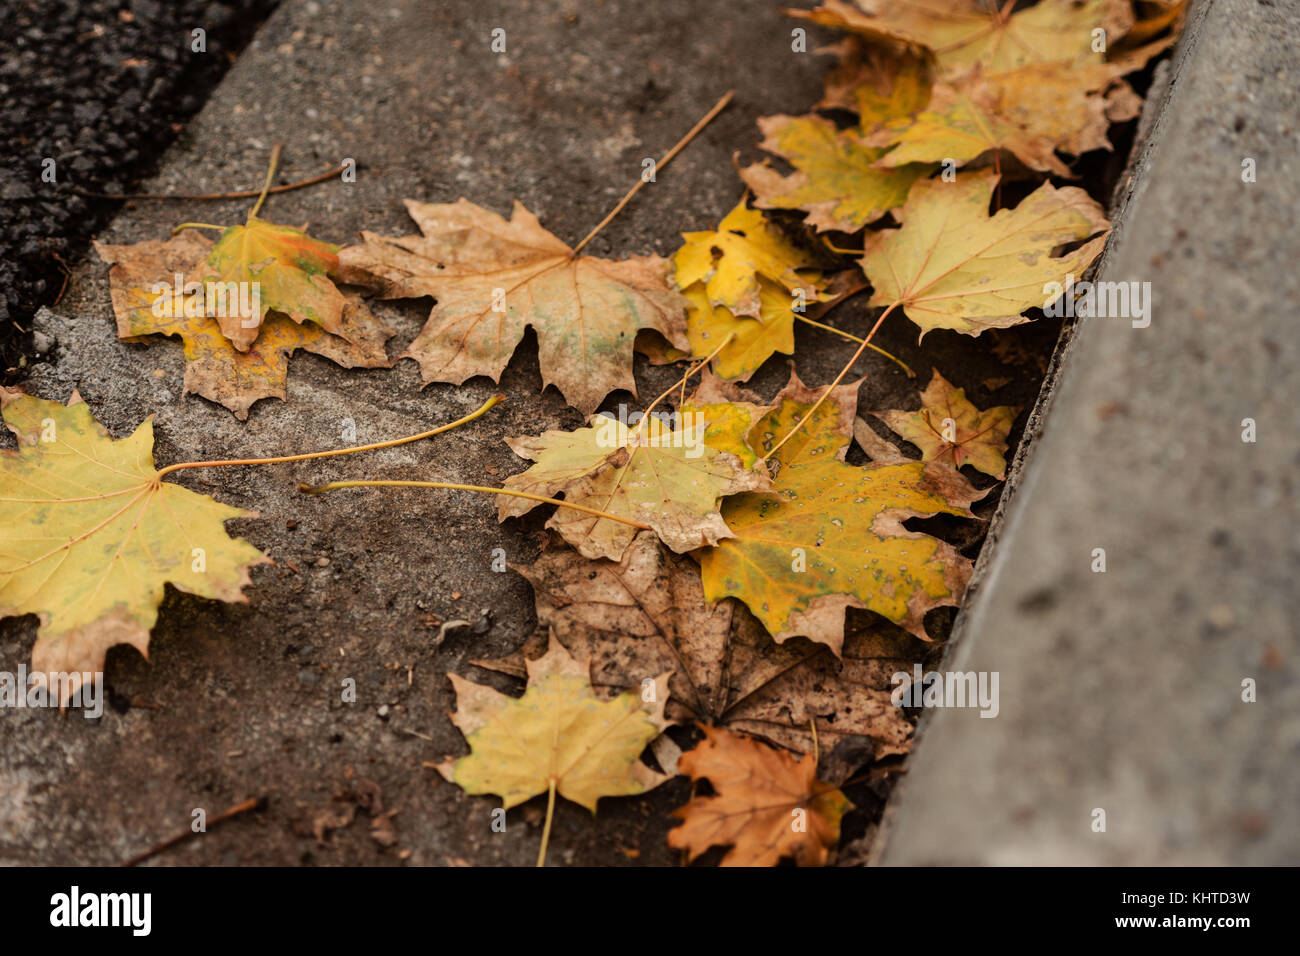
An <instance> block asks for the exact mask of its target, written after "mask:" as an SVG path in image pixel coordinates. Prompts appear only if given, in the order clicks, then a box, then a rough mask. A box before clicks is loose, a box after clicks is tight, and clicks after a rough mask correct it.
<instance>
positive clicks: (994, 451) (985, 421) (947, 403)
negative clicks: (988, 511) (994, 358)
mask: <svg viewBox="0 0 1300 956" xmlns="http://www.w3.org/2000/svg"><path fill="white" fill-rule="evenodd" d="M872 414H873V415H875V416H876V417H877V418H879V419H880V420H881V421H882V422H884V423H885V424H886V425H888V426H889V427H890V428H892V429H893V430H894V431H896V432H897V433H898V434H899V435H901V436H903V437H904V438H906V439H907V440H908V441H910V442H911V443H912V444H913V445H915V446H916V447H917V448H919V449H921V459H922V460H923V461H939V462H943V463H945V464H949V465H952V466H953V467H954V468H960V467H961V466H962V465H970V466H971V467H972V468H975V469H976V470H978V471H982V472H984V474H986V475H992V476H993V477H994V478H997V479H998V480H999V481H1000V480H1002V479H1003V478H1005V477H1006V473H1007V461H1006V454H1007V435H1009V434H1010V433H1011V424H1012V422H1014V421H1015V419H1016V416H1017V415H1018V414H1020V409H1019V408H1014V407H1012V406H1010V405H999V406H997V407H996V408H989V409H985V410H984V411H980V409H978V408H976V407H975V405H974V404H973V403H972V402H971V401H970V399H968V398H967V397H966V390H965V389H962V388H953V387H952V385H951V383H949V382H948V380H947V379H945V378H944V377H943V376H942V375H940V374H939V372H938V370H937V369H936V370H935V372H934V375H933V377H932V378H931V379H930V384H929V385H927V386H926V388H925V391H924V392H922V393H921V409H920V411H915V412H905V411H899V410H891V411H886V412H872Z"/></svg>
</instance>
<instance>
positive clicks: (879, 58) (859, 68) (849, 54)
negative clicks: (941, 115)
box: [815, 36, 933, 134]
mask: <svg viewBox="0 0 1300 956" xmlns="http://www.w3.org/2000/svg"><path fill="white" fill-rule="evenodd" d="M818 52H819V53H834V54H835V55H836V56H838V57H839V63H838V64H837V65H836V66H835V68H834V69H832V70H831V71H830V72H829V73H827V74H826V78H825V79H824V80H823V87H824V93H823V95H822V98H821V100H820V101H818V103H817V105H816V107H815V109H819V110H828V109H843V110H850V111H852V112H854V113H857V114H858V128H859V130H860V131H861V132H862V133H863V134H867V133H870V132H871V131H872V130H874V129H875V128H876V127H877V126H879V125H881V124H882V123H886V122H888V121H890V120H893V119H899V118H902V117H907V116H914V115H916V113H918V112H919V111H921V110H923V109H925V106H926V104H927V103H929V101H930V86H931V84H932V83H933V75H932V74H933V62H932V59H931V57H930V56H928V55H927V54H926V53H924V52H919V51H916V50H913V49H908V48H906V47H897V46H880V45H868V44H866V43H865V42H864V41H863V40H862V38H861V37H857V36H848V37H845V38H844V39H843V40H841V41H840V42H839V43H837V44H835V45H833V46H830V47H826V48H825V49H823V50H819V51H818Z"/></svg>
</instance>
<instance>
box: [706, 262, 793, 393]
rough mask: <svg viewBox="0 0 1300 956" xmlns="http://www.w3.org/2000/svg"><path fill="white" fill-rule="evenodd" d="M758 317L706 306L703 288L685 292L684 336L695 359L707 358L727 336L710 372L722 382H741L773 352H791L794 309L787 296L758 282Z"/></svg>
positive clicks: (714, 358) (777, 287) (710, 304)
mask: <svg viewBox="0 0 1300 956" xmlns="http://www.w3.org/2000/svg"><path fill="white" fill-rule="evenodd" d="M760 296H761V300H762V306H761V311H760V317H759V318H757V319H755V318H750V317H748V316H743V315H735V314H734V313H733V312H732V311H731V310H730V309H728V308H725V307H723V306H720V305H713V304H712V303H710V302H709V297H708V294H707V293H706V292H705V291H704V287H703V285H701V284H700V283H696V284H695V285H693V286H691V287H690V288H689V289H687V290H686V298H687V299H689V300H690V303H691V304H690V307H689V308H688V309H687V310H686V333H687V335H688V336H689V337H690V341H691V351H692V353H693V354H694V355H695V357H696V358H704V357H705V356H707V355H709V354H711V353H712V352H713V350H714V349H716V348H717V347H718V344H719V343H720V342H722V341H723V339H725V338H726V337H727V336H728V335H730V336H731V340H730V341H728V342H727V344H726V345H724V346H723V347H722V349H721V351H719V352H718V354H717V355H714V356H713V361H712V365H713V371H714V372H715V373H717V374H718V375H719V376H721V377H722V378H725V379H739V380H741V381H745V380H746V379H748V378H749V377H750V376H751V375H753V374H754V373H755V372H757V371H758V369H759V368H760V367H761V366H762V364H763V363H764V362H766V361H767V360H768V359H769V358H771V357H772V355H773V354H775V353H776V352H781V353H782V354H784V355H791V354H793V352H794V323H795V316H794V307H793V306H792V304H791V300H790V293H788V292H786V291H785V289H783V288H781V287H780V286H778V285H776V284H775V283H772V282H768V281H767V280H766V279H764V280H761V282H760Z"/></svg>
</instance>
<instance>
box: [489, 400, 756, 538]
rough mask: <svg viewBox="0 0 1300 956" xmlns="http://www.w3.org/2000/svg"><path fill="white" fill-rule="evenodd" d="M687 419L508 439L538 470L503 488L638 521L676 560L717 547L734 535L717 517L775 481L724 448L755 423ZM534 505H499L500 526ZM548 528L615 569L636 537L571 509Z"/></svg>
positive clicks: (609, 421)
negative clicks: (723, 505)
mask: <svg viewBox="0 0 1300 956" xmlns="http://www.w3.org/2000/svg"><path fill="white" fill-rule="evenodd" d="M685 411H686V414H683V415H680V416H679V420H678V421H677V422H676V423H675V424H668V423H665V422H664V421H663V420H661V419H660V418H658V417H657V416H655V415H651V416H650V417H649V418H647V419H644V420H642V421H641V422H639V423H638V424H637V425H634V426H632V427H629V426H628V425H627V424H625V423H623V422H621V421H619V420H617V419H614V418H611V417H608V416H603V415H598V416H595V417H594V418H593V419H592V424H590V425H588V426H586V427H584V428H579V429H577V430H575V431H572V432H565V431H548V432H546V433H545V434H543V435H538V436H534V437H528V436H523V437H519V438H507V439H506V443H507V444H508V445H509V446H510V448H511V449H512V450H513V451H514V453H515V454H516V455H518V456H519V457H521V458H527V459H529V460H531V461H533V462H535V463H536V464H534V465H532V467H530V468H529V469H528V470H526V471H524V472H522V473H521V474H518V475H513V476H511V477H510V478H507V479H506V481H505V483H504V487H506V488H509V489H511V490H514V491H523V492H528V493H529V494H535V495H540V496H542V497H545V498H554V497H555V496H556V495H557V494H560V493H563V494H564V496H565V499H564V500H565V501H566V502H568V503H570V504H578V505H583V506H585V507H588V508H594V509H596V510H597V511H601V512H604V513H606V514H611V515H615V516H617V517H621V518H626V519H630V520H632V521H637V522H641V523H642V524H644V525H647V526H649V527H650V528H653V529H654V531H655V532H656V533H657V534H658V535H659V537H660V538H661V539H662V540H663V541H664V543H665V544H667V545H668V546H669V547H670V548H672V549H673V550H674V551H678V552H681V551H690V550H692V549H694V548H699V547H703V546H704V545H706V544H715V543H717V541H718V540H720V539H721V538H725V537H728V536H729V535H730V534H731V532H730V531H729V530H728V528H727V526H726V524H725V523H724V522H723V520H722V516H721V515H720V514H719V511H718V506H719V503H720V502H721V501H722V499H723V498H724V497H726V496H728V495H734V494H738V493H740V492H744V491H755V490H759V489H764V488H767V487H769V482H768V478H767V476H766V474H765V473H763V472H761V471H754V470H751V469H750V468H747V467H746V466H745V465H744V464H743V463H742V462H741V460H740V458H739V457H738V456H737V455H736V454H733V453H732V452H729V451H721V450H719V448H718V447H717V446H718V445H719V444H720V443H723V442H727V441H734V440H736V439H735V437H734V436H729V435H728V433H729V432H735V433H736V434H737V435H743V434H744V433H745V432H747V431H748V430H749V428H750V427H751V426H752V425H753V422H752V421H751V420H749V419H748V418H735V417H732V416H727V417H726V418H725V419H724V418H723V417H722V415H721V414H720V413H719V414H716V415H714V416H712V417H710V416H709V415H706V414H699V415H696V414H694V413H692V412H690V410H689V409H686V410H685ZM720 426H721V427H720ZM710 428H712V430H711V431H710ZM537 505H538V502H535V501H530V500H528V499H521V498H516V497H505V496H502V497H500V498H499V499H498V508H497V510H498V517H499V518H500V519H501V520H505V519H506V518H509V517H516V516H518V515H522V514H525V513H527V512H528V511H531V510H532V509H533V508H535V507H537ZM547 527H548V528H554V529H555V530H557V531H558V532H559V533H560V534H561V535H562V536H563V537H564V539H565V540H566V541H568V542H569V543H570V544H572V545H573V546H574V547H575V548H577V549H578V550H579V551H580V552H581V553H582V554H584V555H586V556H587V557H590V558H611V559H613V560H618V559H619V558H621V557H622V556H623V552H624V551H625V550H626V549H627V546H628V545H629V544H631V543H632V538H633V537H634V536H635V534H636V529H635V528H633V527H631V526H629V525H627V524H624V523H620V522H617V521H611V520H609V519H607V518H601V517H597V516H595V515H591V514H586V513H584V512H581V511H577V510H574V509H568V508H562V509H557V510H556V512H555V514H554V515H552V516H551V519H550V520H549V521H548V522H547Z"/></svg>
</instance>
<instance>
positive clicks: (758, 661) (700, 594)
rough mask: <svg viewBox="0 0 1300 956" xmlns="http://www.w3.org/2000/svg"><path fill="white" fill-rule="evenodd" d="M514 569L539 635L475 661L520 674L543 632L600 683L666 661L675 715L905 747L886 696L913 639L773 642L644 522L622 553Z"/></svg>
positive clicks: (568, 555) (632, 686)
mask: <svg viewBox="0 0 1300 956" xmlns="http://www.w3.org/2000/svg"><path fill="white" fill-rule="evenodd" d="M515 570H517V571H518V572H519V573H520V574H522V575H523V576H524V577H526V578H527V579H528V581H529V583H531V584H532V586H533V592H534V595H535V600H536V607H537V621H538V626H539V631H538V635H537V637H536V639H535V640H531V641H530V642H529V644H528V645H527V646H525V648H524V649H523V651H522V652H520V653H519V654H516V655H515V656H513V657H511V658H504V659H500V660H495V661H492V660H487V661H475V662H474V663H476V664H479V665H481V666H484V667H488V668H491V669H494V670H501V671H504V672H506V673H510V674H513V675H514V676H516V677H521V676H523V674H524V667H523V661H524V660H525V659H526V657H527V656H529V655H530V654H533V653H540V652H541V650H542V649H543V647H544V646H545V643H544V642H545V638H544V637H543V636H542V635H543V634H544V633H546V632H548V631H549V633H551V634H552V635H553V636H554V638H555V639H556V640H558V641H559V642H560V643H562V644H563V645H564V646H565V647H567V648H568V649H569V650H570V651H571V652H572V653H573V654H574V656H575V657H577V658H579V659H581V660H587V661H589V662H590V664H591V674H592V680H593V682H594V683H595V685H596V688H597V692H598V693H602V694H613V693H621V692H623V691H625V690H633V691H637V692H639V690H640V688H641V687H642V682H643V681H644V680H645V679H646V678H647V677H649V676H652V675H654V674H659V673H663V672H664V671H668V670H671V671H672V672H673V673H672V677H671V678H670V679H669V683H668V690H669V693H670V694H671V695H672V696H671V699H670V700H669V701H668V706H667V709H666V711H665V714H666V716H667V717H668V719H670V720H672V721H674V722H678V723H681V722H685V721H688V720H707V721H708V722H710V723H714V724H724V725H726V726H727V727H730V728H731V729H733V730H744V731H746V732H748V733H751V734H757V735H760V736H763V737H765V738H767V739H768V740H771V741H773V742H774V743H777V744H780V745H782V746H785V747H789V748H791V749H792V750H797V751H800V752H811V751H812V749H813V737H812V732H811V725H812V724H813V722H814V721H815V723H816V727H817V737H818V740H819V742H820V743H821V745H822V746H823V747H825V748H827V749H829V748H830V747H832V746H834V745H835V744H836V743H838V742H839V741H841V740H845V739H848V738H865V739H868V740H870V742H871V750H872V753H873V754H874V756H875V757H876V758H880V757H885V756H888V755H891V754H901V753H905V752H906V751H907V749H908V747H909V745H910V742H911V740H910V738H911V735H912V725H911V723H910V722H909V721H908V720H907V717H906V716H905V715H904V713H903V712H902V710H900V709H899V708H898V707H895V706H893V704H892V702H891V700H890V688H891V687H892V684H891V683H890V678H891V676H892V675H893V674H894V673H895V672H897V671H899V670H905V669H908V668H910V667H911V664H912V658H911V657H910V656H909V655H908V651H907V650H906V649H905V647H904V646H903V642H904V641H910V640H911V639H910V638H907V637H905V636H890V635H889V634H887V633H885V632H884V631H883V630H882V629H876V630H862V629H856V630H854V631H853V632H852V633H850V635H849V637H848V639H847V640H846V642H845V645H844V647H843V650H842V653H843V660H836V658H835V656H834V655H833V654H832V653H831V652H830V650H829V649H827V648H826V647H824V646H822V645H820V644H814V643H812V642H810V641H805V640H802V639H799V638H796V639H793V640H790V641H787V642H786V643H784V644H777V643H775V642H774V641H773V640H772V639H771V637H769V636H768V635H767V633H766V632H765V631H764V630H763V628H762V626H761V625H760V624H759V623H758V622H757V621H756V620H755V619H754V617H753V615H751V614H750V613H749V612H748V611H746V610H745V608H744V607H743V606H742V605H740V604H739V603H738V602H736V601H733V600H724V601H720V602H717V603H712V602H710V601H708V600H707V599H706V598H705V597H704V587H703V584H702V582H701V580H700V569H699V567H698V565H696V564H695V562H694V561H692V560H691V559H690V558H689V557H685V556H682V555H676V554H673V553H672V552H671V551H669V550H668V549H667V548H665V547H664V546H663V545H662V544H661V543H660V542H659V541H658V539H657V538H656V537H655V535H654V534H653V532H649V531H643V532H641V533H640V534H639V535H637V538H636V540H635V541H634V542H633V543H632V546H631V547H630V548H628V550H627V553H626V554H624V556H623V559H622V560H621V561H617V562H615V561H604V560H601V561H592V560H589V559H586V558H583V557H582V556H581V555H578V554H576V553H575V552H573V551H571V550H569V549H567V548H559V549H552V550H548V551H544V552H543V553H542V555H541V557H539V558H538V559H537V561H536V562H534V563H533V564H532V565H526V566H522V567H516V568H515Z"/></svg>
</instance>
